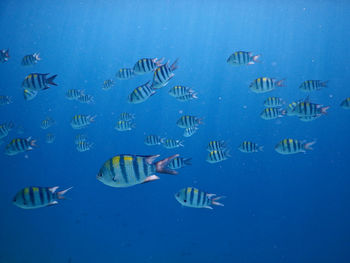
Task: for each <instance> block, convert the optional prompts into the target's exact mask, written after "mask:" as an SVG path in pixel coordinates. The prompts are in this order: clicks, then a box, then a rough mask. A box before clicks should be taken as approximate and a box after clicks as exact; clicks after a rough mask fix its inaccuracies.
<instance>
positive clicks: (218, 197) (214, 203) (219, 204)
mask: <svg viewBox="0 0 350 263" xmlns="http://www.w3.org/2000/svg"><path fill="white" fill-rule="evenodd" d="M224 198H225V196H217V197H214V198H213V199H211V204H212V205H217V206H224V204H222V203H220V202H217V201H218V200H220V199H224Z"/></svg>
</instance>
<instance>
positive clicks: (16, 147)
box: [5, 137, 36, 156]
mask: <svg viewBox="0 0 350 263" xmlns="http://www.w3.org/2000/svg"><path fill="white" fill-rule="evenodd" d="M35 142H36V140H33V139H32V138H31V137H29V138H27V139H22V138H16V139H13V140H12V141H11V142H10V143H9V144H8V145H7V146H6V148H5V154H6V155H10V156H12V155H16V154H19V153H22V152H25V151H30V150H33V147H34V146H36V144H35Z"/></svg>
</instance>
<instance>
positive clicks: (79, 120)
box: [70, 115, 96, 130]
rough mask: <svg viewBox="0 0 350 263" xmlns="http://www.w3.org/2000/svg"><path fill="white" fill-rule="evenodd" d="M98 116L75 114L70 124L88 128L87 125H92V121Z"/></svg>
mask: <svg viewBox="0 0 350 263" xmlns="http://www.w3.org/2000/svg"><path fill="white" fill-rule="evenodd" d="M95 118H96V115H94V116H91V115H75V116H73V118H72V120H71V122H70V125H71V126H72V128H73V129H75V130H79V129H83V128H86V127H87V126H89V125H90V123H92V122H94V121H95Z"/></svg>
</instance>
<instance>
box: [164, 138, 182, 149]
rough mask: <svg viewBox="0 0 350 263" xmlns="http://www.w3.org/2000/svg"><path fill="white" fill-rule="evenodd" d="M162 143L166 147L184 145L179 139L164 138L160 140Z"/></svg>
mask: <svg viewBox="0 0 350 263" xmlns="http://www.w3.org/2000/svg"><path fill="white" fill-rule="evenodd" d="M162 145H163V146H164V147H165V148H167V149H174V148H178V147H180V146H181V147H184V145H183V141H181V140H174V139H164V140H163V141H162Z"/></svg>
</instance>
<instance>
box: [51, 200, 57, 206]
mask: <svg viewBox="0 0 350 263" xmlns="http://www.w3.org/2000/svg"><path fill="white" fill-rule="evenodd" d="M57 204H58V202H57V201H52V202H51V203H49V205H57Z"/></svg>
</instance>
